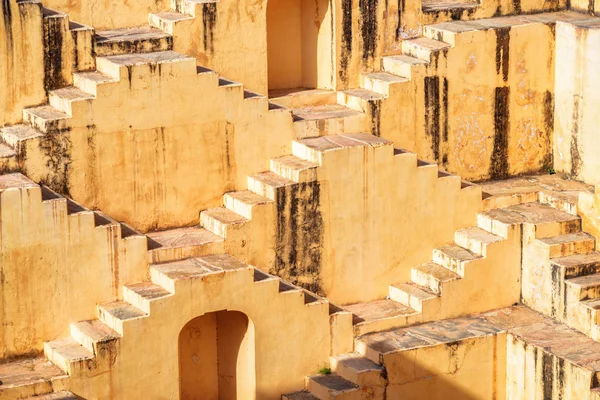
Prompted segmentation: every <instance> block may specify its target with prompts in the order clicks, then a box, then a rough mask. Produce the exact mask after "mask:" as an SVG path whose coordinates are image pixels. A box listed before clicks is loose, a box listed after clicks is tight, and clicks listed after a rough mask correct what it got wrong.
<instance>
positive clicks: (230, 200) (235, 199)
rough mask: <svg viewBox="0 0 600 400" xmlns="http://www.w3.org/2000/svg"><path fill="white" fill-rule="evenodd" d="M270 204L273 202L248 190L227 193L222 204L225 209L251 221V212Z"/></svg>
mask: <svg viewBox="0 0 600 400" xmlns="http://www.w3.org/2000/svg"><path fill="white" fill-rule="evenodd" d="M272 202H273V200H271V199H269V198H267V197H264V196H261V195H258V194H256V193H254V192H251V191H249V190H239V191H236V192H228V193H225V195H224V196H223V203H224V204H225V207H226V208H228V209H229V210H231V211H233V212H234V213H236V214H239V215H241V216H242V217H244V218H247V219H252V211H253V210H254V209H255V207H258V206H261V205H265V204H269V203H272Z"/></svg>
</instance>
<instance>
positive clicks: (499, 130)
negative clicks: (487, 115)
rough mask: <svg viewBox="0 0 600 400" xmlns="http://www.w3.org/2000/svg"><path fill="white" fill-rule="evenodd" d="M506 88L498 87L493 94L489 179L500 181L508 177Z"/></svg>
mask: <svg viewBox="0 0 600 400" xmlns="http://www.w3.org/2000/svg"><path fill="white" fill-rule="evenodd" d="M509 97H510V89H509V88H508V87H498V88H496V90H495V94H494V148H493V150H492V159H491V164H490V177H491V178H492V179H501V178H505V177H507V176H508V132H509V120H510V115H509V107H508V106H509Z"/></svg>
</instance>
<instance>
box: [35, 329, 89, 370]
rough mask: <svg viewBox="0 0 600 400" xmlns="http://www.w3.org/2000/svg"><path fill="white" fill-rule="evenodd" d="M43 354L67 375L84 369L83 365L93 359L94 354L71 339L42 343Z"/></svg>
mask: <svg viewBox="0 0 600 400" xmlns="http://www.w3.org/2000/svg"><path fill="white" fill-rule="evenodd" d="M44 354H45V355H46V357H48V359H49V360H50V361H52V362H53V363H54V364H55V365H56V366H57V367H59V368H60V369H62V370H63V371H65V372H66V373H68V374H69V375H74V374H75V373H76V372H77V370H79V369H83V368H86V367H85V365H84V364H85V363H86V362H87V361H89V360H91V359H93V358H94V353H92V352H91V351H89V350H88V349H86V348H85V347H84V346H82V345H81V344H80V343H78V342H77V341H76V340H75V339H73V338H72V337H66V338H62V339H57V340H53V341H51V342H46V343H44Z"/></svg>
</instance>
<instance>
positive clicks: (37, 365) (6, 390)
mask: <svg viewBox="0 0 600 400" xmlns="http://www.w3.org/2000/svg"><path fill="white" fill-rule="evenodd" d="M66 378H68V375H66V374H65V372H63V371H62V370H61V369H60V368H58V367H57V366H56V365H54V364H53V363H52V362H51V361H49V360H48V359H47V358H46V357H36V358H26V359H18V360H14V361H10V362H5V363H2V364H0V397H1V396H2V395H7V396H10V393H11V392H12V391H14V393H19V395H22V396H23V395H24V396H28V395H29V396H33V395H34V394H46V393H51V392H52V382H53V381H56V380H59V379H66Z"/></svg>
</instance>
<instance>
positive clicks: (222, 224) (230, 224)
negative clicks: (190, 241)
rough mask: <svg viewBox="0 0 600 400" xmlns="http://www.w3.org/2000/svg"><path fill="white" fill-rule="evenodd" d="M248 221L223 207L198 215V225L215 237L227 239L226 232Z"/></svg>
mask: <svg viewBox="0 0 600 400" xmlns="http://www.w3.org/2000/svg"><path fill="white" fill-rule="evenodd" d="M246 222H248V219H247V218H245V217H243V216H242V215H240V214H238V213H236V212H233V211H231V210H230V209H228V208H225V207H217V208H210V209H208V210H204V211H202V212H201V213H200V224H201V225H202V226H203V227H204V228H206V229H208V230H209V231H211V232H212V233H214V234H215V235H218V236H221V237H223V238H227V230H228V229H232V228H235V227H236V226H239V225H242V224H245V223H246Z"/></svg>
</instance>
